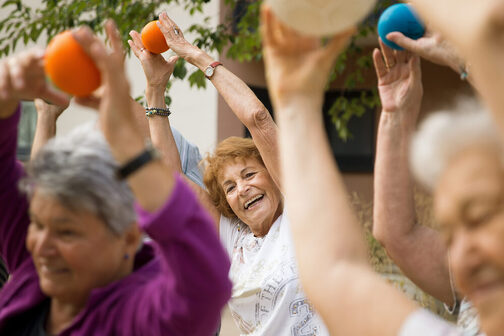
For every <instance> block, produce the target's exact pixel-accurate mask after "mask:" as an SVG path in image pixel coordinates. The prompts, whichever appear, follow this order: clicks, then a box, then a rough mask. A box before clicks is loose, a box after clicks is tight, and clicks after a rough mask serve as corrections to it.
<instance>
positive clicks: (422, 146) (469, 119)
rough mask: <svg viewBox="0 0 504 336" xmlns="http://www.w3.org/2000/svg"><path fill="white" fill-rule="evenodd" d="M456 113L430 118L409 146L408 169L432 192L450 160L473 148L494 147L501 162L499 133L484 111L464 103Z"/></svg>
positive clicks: (441, 113) (472, 104)
mask: <svg viewBox="0 0 504 336" xmlns="http://www.w3.org/2000/svg"><path fill="white" fill-rule="evenodd" d="M455 110H456V112H448V111H442V112H437V113H434V114H432V115H431V116H429V117H428V118H427V119H425V121H424V122H423V123H422V124H421V126H420V128H419V130H418V131H417V133H416V134H415V136H414V137H413V139H412V142H411V148H410V149H411V150H410V164H411V169H412V171H413V174H414V175H415V177H416V179H417V180H418V181H419V182H420V183H421V184H423V185H424V186H425V187H427V188H429V189H430V190H434V188H435V187H436V185H437V183H438V180H439V177H440V176H441V174H442V173H443V171H444V170H445V169H446V167H447V165H448V163H449V162H450V160H451V159H452V158H453V157H455V156H456V155H457V154H458V153H460V152H461V151H463V150H465V149H467V148H468V147H470V146H472V145H475V144H480V145H489V146H495V147H497V148H498V149H499V150H500V152H501V153H502V154H503V158H504V149H503V145H502V141H501V138H500V136H499V132H498V130H497V128H496V127H495V121H494V120H493V119H492V117H491V116H490V114H489V113H488V112H487V111H485V110H484V109H482V108H481V106H479V105H475V104H474V103H473V102H469V101H468V100H467V99H464V100H462V101H461V102H459V104H458V105H457V107H456V108H455ZM503 162H504V161H503Z"/></svg>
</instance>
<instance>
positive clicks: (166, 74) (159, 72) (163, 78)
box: [128, 30, 182, 88]
mask: <svg viewBox="0 0 504 336" xmlns="http://www.w3.org/2000/svg"><path fill="white" fill-rule="evenodd" d="M181 34H182V33H181ZM130 36H131V40H129V41H128V44H129V45H130V47H131V51H133V54H134V55H135V56H136V57H137V58H138V59H139V60H140V63H141V64H142V68H143V70H144V73H145V77H146V79H147V86H153V87H163V88H164V87H166V84H167V83H168V80H169V79H170V76H171V75H172V73H173V69H174V68H175V63H176V62H177V60H178V56H172V57H170V58H169V59H168V61H166V60H165V58H164V57H163V56H162V55H161V54H153V53H151V52H149V51H148V50H147V49H145V47H144V45H143V43H142V38H141V37H140V34H139V33H138V32H136V31H134V30H132V31H130Z"/></svg>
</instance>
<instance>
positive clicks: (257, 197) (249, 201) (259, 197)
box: [245, 195, 263, 209]
mask: <svg viewBox="0 0 504 336" xmlns="http://www.w3.org/2000/svg"><path fill="white" fill-rule="evenodd" d="M262 197H263V195H257V196H255V197H253V198H251V199H249V200H248V201H247V202H246V203H245V209H248V208H249V206H250V205H251V204H252V203H254V202H255V201H257V200H258V199H261V198H262Z"/></svg>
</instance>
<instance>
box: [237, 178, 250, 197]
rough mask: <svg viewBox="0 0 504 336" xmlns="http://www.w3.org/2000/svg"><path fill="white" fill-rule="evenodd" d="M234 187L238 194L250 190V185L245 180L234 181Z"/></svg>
mask: <svg viewBox="0 0 504 336" xmlns="http://www.w3.org/2000/svg"><path fill="white" fill-rule="evenodd" d="M236 189H237V190H238V194H240V195H246V194H247V193H248V191H249V190H250V186H249V185H248V184H247V183H246V182H244V181H240V182H237V183H236Z"/></svg>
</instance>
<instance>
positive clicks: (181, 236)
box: [75, 21, 231, 335]
mask: <svg viewBox="0 0 504 336" xmlns="http://www.w3.org/2000/svg"><path fill="white" fill-rule="evenodd" d="M106 31H107V35H108V37H109V39H110V41H111V44H112V52H107V50H106V48H105V46H104V44H103V43H102V42H101V41H99V40H98V39H97V38H96V37H94V36H93V35H92V33H91V32H90V30H89V29H86V28H82V29H80V30H78V31H77V32H76V33H75V35H76V37H77V39H78V41H79V43H80V44H81V45H82V46H83V47H84V48H85V49H86V50H87V51H88V52H89V53H90V55H91V57H92V58H93V60H94V61H95V62H96V64H97V66H98V68H99V69H100V71H101V75H102V80H103V85H104V93H103V97H102V99H101V104H100V110H99V112H100V126H101V128H102V130H103V133H104V135H105V138H106V139H107V142H108V143H109V145H110V148H111V151H112V154H113V155H114V157H115V158H116V160H117V161H118V163H119V165H123V164H125V163H127V162H130V161H131V160H132V159H133V158H135V157H138V155H139V154H140V153H142V152H143V151H144V149H145V144H144V139H143V136H142V135H141V132H140V131H139V130H138V129H137V128H136V124H135V120H134V116H133V110H132V105H131V103H130V101H129V99H128V98H129V96H128V92H129V84H128V81H127V79H126V75H125V73H124V65H123V51H122V46H121V45H122V43H121V40H120V36H119V33H118V31H117V30H116V29H115V26H114V25H113V23H112V22H110V21H109V22H107V24H106ZM80 101H81V102H84V103H85V99H84V100H80ZM176 172H177V170H176V168H174V167H173V166H167V165H165V164H164V163H163V161H161V160H157V159H154V160H151V161H149V162H147V163H146V164H144V165H143V166H141V168H139V169H138V170H136V171H135V172H133V173H132V174H131V175H129V176H127V177H126V179H127V182H128V184H129V186H130V187H131V189H132V191H133V193H134V195H135V198H136V200H137V203H138V205H139V207H140V208H139V209H138V213H139V217H140V218H139V222H140V226H141V227H142V229H144V230H145V231H146V232H147V233H148V234H149V235H150V236H151V237H152V238H153V239H154V240H156V242H157V243H158V247H157V253H159V254H158V255H159V256H160V257H161V260H162V263H161V266H160V267H161V269H160V270H156V272H153V274H147V275H148V276H153V277H152V278H151V279H149V280H150V281H146V284H145V286H144V287H143V288H142V289H141V290H139V291H135V292H134V293H131V295H128V296H127V298H125V299H124V300H126V302H125V305H124V307H123V308H122V309H123V313H124V314H125V316H126V317H130V318H131V325H130V328H131V329H130V330H121V331H120V332H119V333H120V334H127V333H133V334H147V333H148V334H151V335H165V334H167V333H168V334H172V335H205V334H210V333H211V332H212V331H214V330H215V328H216V326H217V322H218V318H219V312H220V309H222V307H223V305H224V304H225V302H226V301H227V299H228V298H229V296H230V291H231V284H230V282H229V280H228V276H227V275H228V272H229V260H228V258H227V256H226V253H225V251H224V250H223V248H222V247H221V245H220V242H219V240H218V236H217V233H216V232H215V230H214V228H213V227H212V223H211V219H210V218H209V217H208V215H207V214H206V212H205V211H203V209H202V207H201V206H200V204H199V203H198V202H197V200H196V198H195V197H194V195H193V194H192V192H191V191H190V189H189V188H188V187H187V186H186V185H185V183H183V182H182V180H181V179H180V178H178V177H176V176H178V174H175V173H176ZM146 272H149V270H146ZM146 316H149V318H145V317H146Z"/></svg>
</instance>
